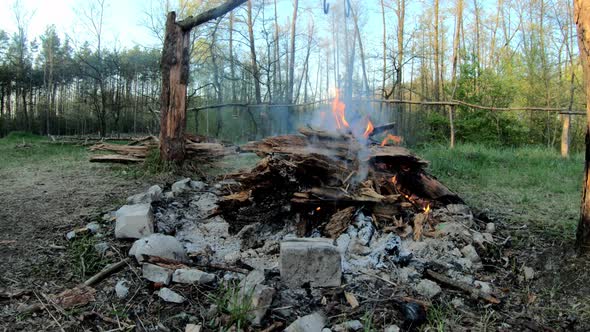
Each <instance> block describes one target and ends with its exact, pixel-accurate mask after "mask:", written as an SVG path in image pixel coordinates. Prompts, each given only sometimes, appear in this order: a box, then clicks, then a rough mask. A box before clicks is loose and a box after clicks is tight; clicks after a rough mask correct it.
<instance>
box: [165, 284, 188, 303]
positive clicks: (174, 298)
mask: <svg viewBox="0 0 590 332" xmlns="http://www.w3.org/2000/svg"><path fill="white" fill-rule="evenodd" d="M158 296H159V297H160V298H161V299H162V300H164V301H166V302H172V303H183V302H184V301H186V299H185V298H184V296H182V295H180V294H178V293H176V292H175V291H173V290H171V289H170V288H166V287H164V288H162V289H160V291H159V292H158Z"/></svg>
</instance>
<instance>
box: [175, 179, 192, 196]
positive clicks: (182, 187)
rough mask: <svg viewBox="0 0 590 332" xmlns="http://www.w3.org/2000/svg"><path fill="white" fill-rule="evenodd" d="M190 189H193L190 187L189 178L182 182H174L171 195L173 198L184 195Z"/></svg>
mask: <svg viewBox="0 0 590 332" xmlns="http://www.w3.org/2000/svg"><path fill="white" fill-rule="evenodd" d="M192 189H193V187H191V179H190V178H186V179H182V180H180V181H176V182H174V184H172V194H174V196H177V195H180V194H182V193H185V192H187V191H191V190H192Z"/></svg>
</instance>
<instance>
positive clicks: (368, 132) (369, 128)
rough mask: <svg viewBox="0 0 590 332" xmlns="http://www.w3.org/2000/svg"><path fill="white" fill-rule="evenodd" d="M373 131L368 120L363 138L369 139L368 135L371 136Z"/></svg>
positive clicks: (371, 124)
mask: <svg viewBox="0 0 590 332" xmlns="http://www.w3.org/2000/svg"><path fill="white" fill-rule="evenodd" d="M373 129H375V127H374V126H373V123H372V122H371V120H368V122H367V128H366V129H365V132H364V133H363V137H364V138H369V135H371V133H372V132H373Z"/></svg>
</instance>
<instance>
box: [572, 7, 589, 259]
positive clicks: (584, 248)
mask: <svg viewBox="0 0 590 332" xmlns="http://www.w3.org/2000/svg"><path fill="white" fill-rule="evenodd" d="M574 21H575V22H576V27H577V29H578V47H579V49H580V62H581V63H582V69H583V71H584V89H585V90H586V118H587V124H586V161H585V163H584V187H583V189H582V204H581V208H580V221H579V223H578V229H577V231H576V247H577V248H578V250H579V251H580V252H581V253H588V252H589V251H590V250H589V249H590V192H589V191H590V176H589V175H590V174H589V172H590V2H588V1H585V0H574Z"/></svg>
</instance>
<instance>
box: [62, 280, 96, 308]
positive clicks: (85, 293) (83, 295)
mask: <svg viewBox="0 0 590 332" xmlns="http://www.w3.org/2000/svg"><path fill="white" fill-rule="evenodd" d="M95 295H96V289H94V288H92V287H90V286H85V285H80V286H77V287H74V288H71V289H66V290H65V291H63V292H61V293H59V294H57V295H54V296H52V300H53V301H54V302H55V304H56V305H59V306H60V307H62V308H64V309H71V308H74V307H81V306H84V305H86V304H88V303H90V302H93V301H94V300H95V298H94V296H95Z"/></svg>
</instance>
